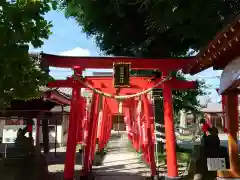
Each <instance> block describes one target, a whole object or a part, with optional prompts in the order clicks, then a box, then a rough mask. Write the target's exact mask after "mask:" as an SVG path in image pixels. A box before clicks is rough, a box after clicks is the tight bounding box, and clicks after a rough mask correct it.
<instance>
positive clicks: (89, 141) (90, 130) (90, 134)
mask: <svg viewBox="0 0 240 180" xmlns="http://www.w3.org/2000/svg"><path fill="white" fill-rule="evenodd" d="M98 104H99V95H98V94H96V93H94V94H93V97H92V105H91V110H90V117H89V118H90V119H89V125H88V136H87V142H86V147H85V150H84V152H85V154H84V163H83V174H82V176H86V175H87V173H88V171H89V169H90V168H91V164H90V161H92V159H91V158H92V157H91V155H92V154H91V151H92V139H93V132H94V131H95V129H93V127H94V126H95V122H94V121H95V120H96V118H97V117H95V114H96V112H97V110H98V108H97V107H98Z"/></svg>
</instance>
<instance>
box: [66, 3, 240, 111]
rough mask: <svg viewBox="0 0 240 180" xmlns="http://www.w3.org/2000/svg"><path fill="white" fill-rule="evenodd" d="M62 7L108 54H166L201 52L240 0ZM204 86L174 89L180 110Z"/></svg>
mask: <svg viewBox="0 0 240 180" xmlns="http://www.w3.org/2000/svg"><path fill="white" fill-rule="evenodd" d="M62 8H63V9H64V10H65V12H66V16H67V17H73V18H75V19H76V21H77V22H78V24H79V25H81V27H82V30H83V31H84V32H85V33H86V34H87V35H88V36H92V37H95V39H96V43H97V44H98V46H99V47H100V48H101V50H102V51H103V52H104V53H105V54H107V55H116V56H136V57H148V58H161V57H184V56H190V55H191V54H190V53H189V50H190V49H192V52H197V51H199V50H200V48H201V47H203V46H205V45H207V43H208V42H209V41H210V40H211V39H213V38H214V36H215V34H216V33H217V32H218V31H220V30H221V28H222V27H223V25H225V23H227V22H228V21H229V20H230V19H231V18H233V16H235V15H236V14H237V13H238V11H239V10H240V1H239V0H232V1H221V0H211V1H208V2H205V1H202V0H194V1H188V0H187V1H186V0H113V1H112V0H111V1H110V0H102V1H90V0H76V1H64V2H63V3H62ZM176 75H177V78H178V79H185V77H184V75H183V74H181V73H179V72H178V73H177V74H176ZM204 87H206V85H205V84H204V82H199V88H198V89H197V91H188V92H180V91H175V92H174V109H175V112H179V110H180V109H186V110H189V109H190V110H196V108H195V107H196V106H198V105H199V102H198V101H197V98H196V96H198V95H203V94H204V92H203V88H204Z"/></svg>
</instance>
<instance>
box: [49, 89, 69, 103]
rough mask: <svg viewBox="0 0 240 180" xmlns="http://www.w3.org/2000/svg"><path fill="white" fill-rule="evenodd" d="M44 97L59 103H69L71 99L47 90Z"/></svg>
mask: <svg viewBox="0 0 240 180" xmlns="http://www.w3.org/2000/svg"><path fill="white" fill-rule="evenodd" d="M45 98H47V99H50V100H54V101H55V102H57V103H59V104H61V105H70V104H71V100H70V98H67V97H65V96H63V95H61V94H59V93H57V92H55V91H49V92H46V93H45Z"/></svg>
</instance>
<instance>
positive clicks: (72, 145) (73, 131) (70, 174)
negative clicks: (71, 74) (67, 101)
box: [64, 81, 81, 180]
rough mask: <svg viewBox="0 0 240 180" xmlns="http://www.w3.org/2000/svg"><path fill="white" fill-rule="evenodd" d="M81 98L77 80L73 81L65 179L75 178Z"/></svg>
mask: <svg viewBox="0 0 240 180" xmlns="http://www.w3.org/2000/svg"><path fill="white" fill-rule="evenodd" d="M79 100H80V88H79V87H78V84H77V82H75V81H74V82H73V90H72V100H71V110H70V118H69V128H68V139H67V151H66V160H65V167H64V180H73V179H74V166H75V155H76V140H77V124H78V123H77V120H78V119H77V112H78V108H81V107H78V105H79Z"/></svg>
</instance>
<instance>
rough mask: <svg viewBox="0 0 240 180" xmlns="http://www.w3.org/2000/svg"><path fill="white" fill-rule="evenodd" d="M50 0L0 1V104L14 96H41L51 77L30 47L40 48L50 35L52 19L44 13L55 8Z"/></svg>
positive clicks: (15, 97)
mask: <svg viewBox="0 0 240 180" xmlns="http://www.w3.org/2000/svg"><path fill="white" fill-rule="evenodd" d="M50 2H51V1H50V0H44V1H25V2H22V1H17V2H14V1H8V0H1V1H0V21H1V24H0V59H1V61H0V106H1V107H3V106H6V105H8V104H9V103H10V102H11V101H12V100H13V99H29V98H33V97H36V96H38V95H39V92H40V90H39V87H40V86H43V85H46V83H47V81H48V80H49V78H50V77H49V75H48V72H47V71H44V70H43V69H41V64H40V61H38V58H37V57H36V56H31V55H29V52H28V51H29V46H30V45H31V46H33V47H34V48H39V47H41V46H42V45H43V40H44V39H47V38H48V37H49V35H50V33H51V32H50V28H51V26H52V25H51V22H47V21H46V20H45V19H44V15H45V14H46V13H47V12H49V11H50V10H51V9H52V7H53V6H52V4H50Z"/></svg>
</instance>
